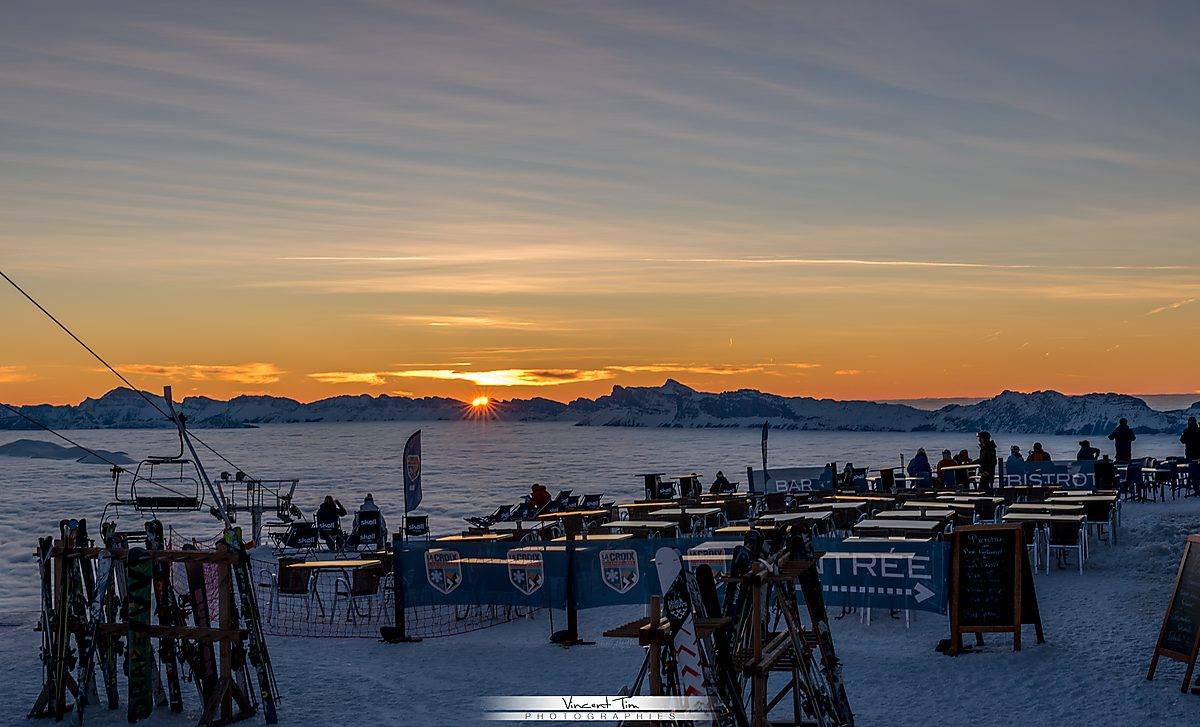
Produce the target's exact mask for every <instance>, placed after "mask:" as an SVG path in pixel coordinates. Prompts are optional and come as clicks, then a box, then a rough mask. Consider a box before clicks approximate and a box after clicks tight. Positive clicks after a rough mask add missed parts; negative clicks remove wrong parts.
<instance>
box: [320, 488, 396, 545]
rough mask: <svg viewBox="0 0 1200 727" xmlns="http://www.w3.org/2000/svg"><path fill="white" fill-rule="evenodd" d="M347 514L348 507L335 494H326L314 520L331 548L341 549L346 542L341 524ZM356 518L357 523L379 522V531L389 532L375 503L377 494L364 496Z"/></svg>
mask: <svg viewBox="0 0 1200 727" xmlns="http://www.w3.org/2000/svg"><path fill="white" fill-rule="evenodd" d="M346 515H347V512H346V508H345V507H343V506H342V503H341V501H340V500H338V499H337V498H335V497H334V496H333V495H326V496H325V499H324V500H323V501H322V502H321V505H320V507H318V508H317V512H316V515H315V517H314V518H313V520H314V521H315V522H316V525H317V532H318V533H319V534H320V535H321V538H322V539H323V540H324V541H325V544H326V545H327V546H329V549H330V550H333V551H340V550H341V549H342V548H343V546H344V545H345V544H346V534H345V533H344V532H342V525H341V519H342V518H344V517H346ZM354 519H355V523H356V524H357V523H359V522H362V521H364V520H366V519H370V520H372V521H375V522H378V532H380V533H387V525H386V524H385V523H384V520H383V512H381V511H380V509H379V506H378V505H376V504H375V496H374V495H372V494H371V493H370V492H368V493H367V496H366V497H364V498H363V501H362V504H361V505H359V506H358V512H357V513H356V514H355V518H354ZM351 534H352V535H353V533H351ZM385 537H386V536H385Z"/></svg>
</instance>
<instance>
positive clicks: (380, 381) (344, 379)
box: [308, 371, 387, 386]
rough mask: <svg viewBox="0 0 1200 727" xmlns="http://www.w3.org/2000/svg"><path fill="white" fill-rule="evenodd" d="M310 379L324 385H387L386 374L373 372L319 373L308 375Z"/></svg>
mask: <svg viewBox="0 0 1200 727" xmlns="http://www.w3.org/2000/svg"><path fill="white" fill-rule="evenodd" d="M308 378H310V379H313V380H314V381H319V382H321V383H322V384H368V385H370V386H383V385H384V384H386V383H387V378H385V376H384V374H381V373H375V372H373V371H319V372H316V373H312V374H308Z"/></svg>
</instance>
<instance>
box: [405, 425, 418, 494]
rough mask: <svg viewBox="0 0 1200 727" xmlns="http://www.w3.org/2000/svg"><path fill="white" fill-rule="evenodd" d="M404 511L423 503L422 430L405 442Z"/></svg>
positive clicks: (414, 433)
mask: <svg viewBox="0 0 1200 727" xmlns="http://www.w3.org/2000/svg"><path fill="white" fill-rule="evenodd" d="M403 467H404V512H406V513H407V512H412V511H413V510H416V509H417V506H418V505H420V504H421V430H420V429H418V430H417V431H415V432H413V433H412V436H410V437H409V438H408V441H407V442H405V443H404V461H403Z"/></svg>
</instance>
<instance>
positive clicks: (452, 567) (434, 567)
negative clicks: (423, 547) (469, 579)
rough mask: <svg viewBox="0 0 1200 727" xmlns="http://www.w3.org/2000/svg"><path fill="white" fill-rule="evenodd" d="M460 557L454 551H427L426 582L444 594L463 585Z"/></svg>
mask: <svg viewBox="0 0 1200 727" xmlns="http://www.w3.org/2000/svg"><path fill="white" fill-rule="evenodd" d="M459 560H460V556H459V555H458V552H457V551H454V550H427V551H425V580H427V581H429V585H431V586H433V587H434V588H435V589H437V590H438V591H440V592H441V593H443V594H446V595H449V593H450V592H451V591H453V590H454V589H455V588H458V587H459V586H461V585H462V567H461V566H460V565H459Z"/></svg>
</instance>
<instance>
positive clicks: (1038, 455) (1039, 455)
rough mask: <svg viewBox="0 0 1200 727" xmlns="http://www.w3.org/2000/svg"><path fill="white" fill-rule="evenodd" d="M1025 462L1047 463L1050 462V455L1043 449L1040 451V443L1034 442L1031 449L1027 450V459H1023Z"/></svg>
mask: <svg viewBox="0 0 1200 727" xmlns="http://www.w3.org/2000/svg"><path fill="white" fill-rule="evenodd" d="M1025 461H1026V462H1049V461H1050V453H1049V452H1047V451H1046V450H1045V449H1042V443H1041V442H1034V443H1033V449H1031V450H1029V457H1027V458H1026V459H1025Z"/></svg>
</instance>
